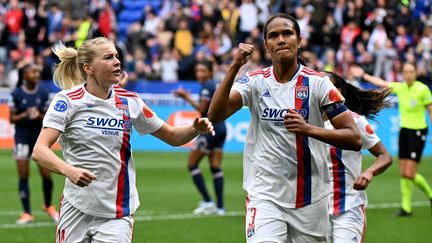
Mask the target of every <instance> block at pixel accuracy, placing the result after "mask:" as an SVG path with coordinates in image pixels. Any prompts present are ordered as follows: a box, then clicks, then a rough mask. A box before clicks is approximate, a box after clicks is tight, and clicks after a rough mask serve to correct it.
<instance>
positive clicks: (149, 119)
mask: <svg viewBox="0 0 432 243" xmlns="http://www.w3.org/2000/svg"><path fill="white" fill-rule="evenodd" d="M136 101H137V103H136V107H134V109H135V111H133V112H134V113H136V116H132V118H131V121H132V124H133V126H134V128H135V129H136V130H137V131H138V133H139V134H140V135H144V134H147V133H153V132H156V131H157V130H159V128H161V127H162V125H163V124H164V121H163V120H162V119H160V118H159V117H158V116H157V115H156V113H154V112H153V111H152V110H151V109H150V107H148V106H147V104H145V103H144V101H143V100H141V99H136Z"/></svg>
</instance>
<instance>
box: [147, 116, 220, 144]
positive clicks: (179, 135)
mask: <svg viewBox="0 0 432 243" xmlns="http://www.w3.org/2000/svg"><path fill="white" fill-rule="evenodd" d="M202 133H211V134H212V135H214V134H215V132H214V128H213V124H212V123H211V122H210V121H209V120H208V119H207V118H198V117H195V120H194V122H193V124H191V125H189V126H175V127H173V126H171V125H169V124H167V123H164V124H163V125H162V127H161V128H159V130H157V131H156V132H154V133H152V135H153V136H155V137H157V138H159V139H160V140H162V141H164V142H166V143H168V144H169V145H172V146H180V145H183V144H185V143H187V142H189V141H191V140H192V139H194V138H195V137H196V136H198V134H202Z"/></svg>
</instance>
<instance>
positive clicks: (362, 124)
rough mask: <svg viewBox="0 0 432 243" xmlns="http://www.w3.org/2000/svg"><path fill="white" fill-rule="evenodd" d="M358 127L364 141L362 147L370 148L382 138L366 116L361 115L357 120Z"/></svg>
mask: <svg viewBox="0 0 432 243" xmlns="http://www.w3.org/2000/svg"><path fill="white" fill-rule="evenodd" d="M357 127H358V129H359V131H360V136H361V139H362V143H363V146H362V149H370V148H372V147H373V146H375V144H377V143H378V142H379V141H380V138H379V137H378V135H377V134H376V133H375V131H374V129H373V128H372V126H371V125H370V124H369V122H368V121H367V119H366V118H365V117H364V116H360V117H359V119H358V120H357Z"/></svg>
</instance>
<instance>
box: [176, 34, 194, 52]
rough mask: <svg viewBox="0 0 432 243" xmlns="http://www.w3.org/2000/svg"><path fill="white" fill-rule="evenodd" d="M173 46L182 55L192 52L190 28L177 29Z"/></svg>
mask: <svg viewBox="0 0 432 243" xmlns="http://www.w3.org/2000/svg"><path fill="white" fill-rule="evenodd" d="M174 47H175V48H177V49H178V50H179V51H180V52H181V54H182V55H184V56H189V55H191V54H192V48H193V36H192V33H191V32H190V30H177V32H176V33H175V38H174Z"/></svg>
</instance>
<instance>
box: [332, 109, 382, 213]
mask: <svg viewBox="0 0 432 243" xmlns="http://www.w3.org/2000/svg"><path fill="white" fill-rule="evenodd" d="M351 114H352V117H353V119H354V121H355V123H356V125H357V127H358V129H359V131H360V135H361V139H362V143H363V145H362V149H370V148H372V147H373V146H375V145H376V144H377V143H378V142H379V141H380V139H379V137H378V136H377V135H376V133H375V132H374V130H373V128H372V126H371V125H370V124H369V123H368V121H367V119H366V118H365V117H364V116H361V115H359V114H357V113H354V112H351ZM325 127H326V128H327V129H333V126H332V125H331V123H330V121H326V122H325ZM327 158H328V159H327V161H328V166H329V170H330V176H331V177H330V178H331V187H330V188H331V193H330V200H329V201H330V211H329V212H330V214H339V213H343V212H345V211H348V210H350V209H352V208H354V207H357V206H360V205H365V206H366V205H367V196H366V191H358V190H354V188H353V186H354V181H355V179H356V178H357V177H358V176H359V175H360V174H361V172H362V153H361V151H351V150H341V149H339V148H336V147H333V146H331V145H327Z"/></svg>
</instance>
